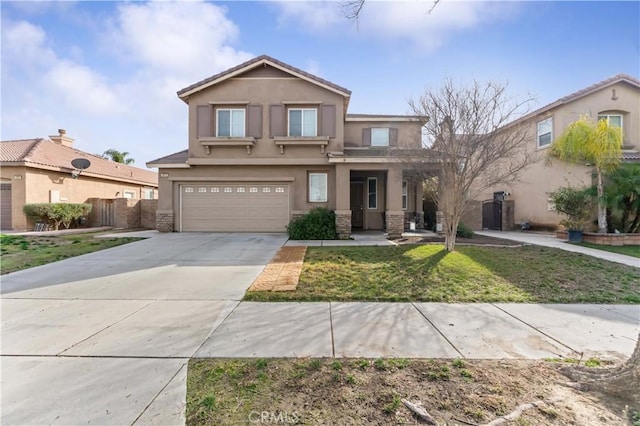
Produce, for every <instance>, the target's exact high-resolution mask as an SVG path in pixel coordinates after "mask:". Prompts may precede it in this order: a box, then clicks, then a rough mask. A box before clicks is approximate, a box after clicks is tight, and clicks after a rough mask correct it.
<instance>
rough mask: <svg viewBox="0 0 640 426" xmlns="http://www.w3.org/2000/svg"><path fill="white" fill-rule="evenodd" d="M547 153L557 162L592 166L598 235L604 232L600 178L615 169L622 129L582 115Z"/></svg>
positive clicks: (604, 219)
mask: <svg viewBox="0 0 640 426" xmlns="http://www.w3.org/2000/svg"><path fill="white" fill-rule="evenodd" d="M549 154H550V155H551V156H553V157H556V158H559V159H560V160H566V161H573V162H586V163H590V164H593V165H594V167H595V171H596V179H597V182H596V188H597V191H598V232H600V233H603V234H604V233H606V232H607V213H606V203H605V198H604V184H603V175H604V173H606V172H611V171H613V170H615V169H616V168H617V167H618V165H619V164H620V156H621V155H622V129H620V127H618V126H616V125H611V124H609V121H608V120H598V121H597V122H595V123H594V122H593V121H592V120H591V119H590V117H589V116H587V115H585V116H582V117H581V118H580V119H579V120H578V121H575V122H573V123H571V124H570V125H569V126H568V127H567V128H566V130H565V131H564V133H563V134H562V135H561V136H560V137H559V138H558V139H557V140H555V141H554V142H553V144H552V145H551V149H550V151H549Z"/></svg>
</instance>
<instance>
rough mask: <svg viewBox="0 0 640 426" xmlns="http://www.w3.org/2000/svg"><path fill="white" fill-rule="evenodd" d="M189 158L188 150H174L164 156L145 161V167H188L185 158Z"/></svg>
mask: <svg viewBox="0 0 640 426" xmlns="http://www.w3.org/2000/svg"><path fill="white" fill-rule="evenodd" d="M188 159H189V150H188V149H183V150H182V151H178V152H174V153H173V154H169V155H165V156H164V157H160V158H156V159H155V160H151V161H148V162H147V167H167V166H171V167H189V165H188V164H187V160H188Z"/></svg>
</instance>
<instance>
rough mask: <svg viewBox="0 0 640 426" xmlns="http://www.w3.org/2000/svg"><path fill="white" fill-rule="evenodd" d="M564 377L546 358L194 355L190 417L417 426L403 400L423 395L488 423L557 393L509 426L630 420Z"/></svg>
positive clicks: (467, 418) (444, 420)
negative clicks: (571, 385)
mask: <svg viewBox="0 0 640 426" xmlns="http://www.w3.org/2000/svg"><path fill="white" fill-rule="evenodd" d="M567 380H568V379H567V378H566V377H565V376H563V375H561V374H560V373H559V372H558V368H557V365H555V364H552V363H548V362H543V361H467V360H464V361H463V360H405V359H376V360H371V359H257V360H256V359H252V360H248V359H244V360H238V359H234V360H224V359H210V360H192V361H190V363H189V373H188V382H187V383H188V384H187V424H219V425H237V424H256V423H257V424H260V423H261V421H262V423H269V422H271V423H270V424H275V423H277V422H278V421H280V423H278V424H311V425H347V424H349V425H361V424H362V425H364V424H366V425H391V424H418V420H417V419H416V418H415V417H414V415H413V414H412V413H411V412H410V411H409V410H408V409H407V408H405V407H404V405H403V404H402V402H401V399H403V398H404V399H408V400H410V401H412V402H414V403H416V402H421V403H422V405H423V406H424V408H425V409H426V410H427V411H428V412H429V413H430V414H431V416H433V417H434V418H435V420H436V421H437V422H438V424H439V425H479V424H485V423H488V422H490V421H491V420H494V419H496V418H498V417H500V416H504V415H507V414H509V413H510V412H512V411H513V410H515V408H516V407H517V406H519V405H521V404H524V403H531V402H535V401H539V400H543V401H549V400H551V399H554V398H558V399H559V401H558V402H554V403H548V404H543V405H541V406H540V407H537V408H533V409H531V410H528V411H525V412H524V414H522V415H521V416H520V417H519V418H518V420H517V421H515V422H510V423H508V424H516V425H521V426H525V425H565V424H566V425H570V424H575V425H583V424H589V425H623V424H626V421H625V417H624V416H626V415H627V414H626V413H623V412H618V411H619V410H618V411H616V409H614V408H611V407H608V406H606V405H605V404H604V402H603V401H601V400H598V399H597V398H596V397H595V396H592V395H589V394H586V393H581V392H579V391H576V390H575V389H572V388H568V387H566V386H563V385H562V383H565V382H567ZM262 416H264V418H263V417H262Z"/></svg>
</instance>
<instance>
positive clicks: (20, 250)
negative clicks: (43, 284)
mask: <svg viewBox="0 0 640 426" xmlns="http://www.w3.org/2000/svg"><path fill="white" fill-rule="evenodd" d="M96 235H99V234H98V233H87V234H73V235H59V236H51V237H34V236H22V235H8V234H2V235H0V251H1V253H2V261H1V262H0V273H1V274H8V273H10V272H16V271H20V270H23V269H28V268H33V267H34V266H40V265H44V264H47V263H51V262H56V261H58V260H62V259H67V258H69V257H75V256H80V255H82V254H87V253H91V252H94V251H98V250H103V249H106V248H111V247H116V246H119V245H122V244H127V243H130V242H133V241H138V240H140V239H141V238H132V237H125V238H95V237H96Z"/></svg>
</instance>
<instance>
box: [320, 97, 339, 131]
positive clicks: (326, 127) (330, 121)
mask: <svg viewBox="0 0 640 426" xmlns="http://www.w3.org/2000/svg"><path fill="white" fill-rule="evenodd" d="M321 120H322V131H321V134H320V136H329V137H330V138H335V137H336V106H335V105H322V118H321Z"/></svg>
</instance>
